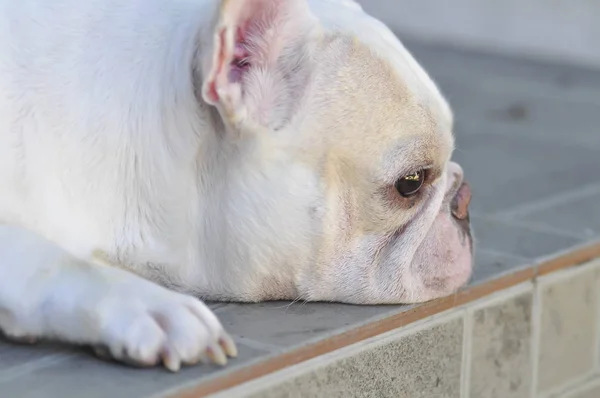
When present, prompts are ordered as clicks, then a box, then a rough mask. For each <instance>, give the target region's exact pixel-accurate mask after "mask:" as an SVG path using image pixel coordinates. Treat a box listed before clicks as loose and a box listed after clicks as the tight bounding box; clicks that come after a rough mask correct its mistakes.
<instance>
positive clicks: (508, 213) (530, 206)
mask: <svg viewBox="0 0 600 398" xmlns="http://www.w3.org/2000/svg"><path fill="white" fill-rule="evenodd" d="M598 193H600V184H599V183H598V182H594V183H591V184H588V185H586V186H584V187H583V188H581V189H579V190H577V191H572V192H566V193H563V194H558V195H555V196H551V197H549V198H547V199H542V200H537V201H533V202H526V203H524V204H522V205H519V206H515V207H513V208H511V209H507V210H504V211H499V212H497V213H494V214H492V215H491V216H490V218H492V219H502V218H508V219H513V218H514V217H518V216H523V215H526V214H531V213H535V212H538V211H540V210H548V209H549V208H551V207H554V206H557V205H562V204H565V203H567V202H569V201H572V200H577V199H581V198H585V197H587V196H591V195H595V194H598Z"/></svg>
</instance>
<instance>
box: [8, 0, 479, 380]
mask: <svg viewBox="0 0 600 398" xmlns="http://www.w3.org/2000/svg"><path fill="white" fill-rule="evenodd" d="M451 128H452V115H451V113H450V110H449V108H448V106H447V104H446V102H445V101H444V99H443V98H442V96H441V94H440V93H439V92H438V90H437V88H436V87H435V85H434V84H433V83H432V82H431V80H430V79H429V78H428V77H427V75H426V74H425V72H424V71H423V70H422V69H421V68H420V67H419V65H418V64H417V63H416V61H414V59H413V58H412V57H411V56H410V54H408V52H407V51H406V50H405V49H404V48H403V47H402V46H401V44H400V43H399V42H398V40H397V39H396V38H395V37H394V35H393V34H392V33H391V32H390V31H389V30H388V29H387V28H386V27H385V26H383V25H382V24H381V23H379V22H378V21H377V20H375V19H373V18H371V17H369V16H367V15H366V14H364V13H363V12H362V10H361V9H360V7H359V6H358V5H357V4H355V3H354V2H352V1H349V0H321V1H319V0H311V1H309V2H305V1H303V0H288V1H284V0H279V1H278V0H238V1H236V0H227V1H220V2H219V1H210V0H129V1H125V0H103V1H100V0H85V1H82V0H51V1H48V0H21V1H20V2H15V1H11V0H0V223H2V224H3V225H2V226H0V329H1V330H3V331H4V332H5V334H6V335H7V336H9V337H13V338H19V339H22V338H29V337H32V338H33V337H56V338H59V339H62V340H66V341H70V342H76V343H85V344H93V345H101V346H106V348H107V349H108V351H109V352H110V354H111V355H112V356H114V357H116V358H118V359H123V360H130V361H134V362H136V363H144V364H153V363H155V362H156V361H157V360H159V359H163V360H164V362H165V364H166V365H167V366H168V367H169V368H171V369H177V368H178V367H179V366H180V363H194V362H196V361H197V360H198V359H199V358H201V357H202V355H203V354H204V353H205V352H206V351H207V349H208V352H209V354H210V355H211V356H212V358H213V360H216V361H217V362H223V361H224V354H228V355H235V347H234V344H233V342H232V341H231V340H230V339H229V338H228V337H227V335H226V334H225V332H224V331H223V329H222V327H221V325H220V324H219V322H218V320H217V319H216V318H215V317H214V315H212V313H211V312H210V311H209V310H208V309H207V308H206V307H205V306H204V305H203V304H202V303H201V302H200V301H198V300H196V299H194V298H192V297H191V296H187V295H184V294H190V295H195V296H199V297H202V298H204V299H223V300H239V301H259V300H269V299H296V298H302V299H306V300H333V301H344V302H350V303H359V304H369V303H404V302H418V301H425V300H429V299H432V298H435V297H439V296H443V295H446V294H450V293H452V292H454V291H455V290H456V289H457V288H459V287H460V286H461V285H463V284H464V283H465V282H466V281H467V280H468V278H469V276H470V273H471V257H472V254H471V252H472V243H471V239H470V233H469V228H468V215H467V213H466V211H467V210H466V206H467V205H468V200H469V197H470V195H469V193H468V187H466V186H465V185H461V183H462V178H463V177H462V171H461V170H460V167H458V166H457V165H455V164H454V163H450V162H449V159H450V156H451V152H452V148H453V141H452V134H451ZM411 187H413V188H416V191H415V192H407V190H409V191H410V189H411ZM461 187H462V188H461ZM459 188H461V189H460V190H459ZM453 200H454V203H453V206H451V203H450V202H452V201H453ZM451 210H452V211H451ZM451 213H453V214H454V216H452V215H451ZM136 274H137V275H136ZM160 285H163V286H166V287H168V288H170V290H167V289H166V288H165V287H163V286H160ZM175 291H178V292H175ZM219 344H220V346H219ZM223 351H224V352H223Z"/></svg>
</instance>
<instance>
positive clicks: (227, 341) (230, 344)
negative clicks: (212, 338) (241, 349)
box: [219, 333, 238, 358]
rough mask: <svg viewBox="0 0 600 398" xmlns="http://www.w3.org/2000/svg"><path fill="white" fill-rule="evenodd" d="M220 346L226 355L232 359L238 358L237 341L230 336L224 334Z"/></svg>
mask: <svg viewBox="0 0 600 398" xmlns="http://www.w3.org/2000/svg"><path fill="white" fill-rule="evenodd" d="M219 345H220V346H221V347H222V348H223V351H225V354H226V355H228V356H230V357H232V358H235V357H237V356H238V350H237V346H236V344H235V341H233V339H232V338H231V337H229V335H228V334H226V333H224V334H223V336H222V337H221V338H220V339H219Z"/></svg>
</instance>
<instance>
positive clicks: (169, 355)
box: [162, 348, 181, 373]
mask: <svg viewBox="0 0 600 398" xmlns="http://www.w3.org/2000/svg"><path fill="white" fill-rule="evenodd" d="M162 362H163V365H164V366H165V368H167V369H168V370H169V371H171V372H173V373H177V372H179V369H181V361H180V360H179V358H178V357H177V355H173V352H172V351H171V350H170V349H169V348H166V349H165V350H164V352H163V354H162Z"/></svg>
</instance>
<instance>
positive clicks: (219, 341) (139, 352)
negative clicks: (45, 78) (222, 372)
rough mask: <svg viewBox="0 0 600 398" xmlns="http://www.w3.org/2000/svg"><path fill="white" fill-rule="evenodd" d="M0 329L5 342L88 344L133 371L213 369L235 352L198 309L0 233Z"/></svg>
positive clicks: (32, 240)
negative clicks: (208, 365)
mask: <svg viewBox="0 0 600 398" xmlns="http://www.w3.org/2000/svg"><path fill="white" fill-rule="evenodd" d="M0 329H1V330H2V331H3V332H4V334H6V336H7V337H8V338H14V339H17V340H30V339H33V338H38V337H41V338H53V339H59V340H62V341H66V342H70V343H79V344H90V345H93V346H96V347H99V351H100V352H102V351H104V352H105V353H110V355H112V356H113V357H114V358H116V359H118V360H122V361H124V362H130V363H134V364H138V365H146V366H150V365H154V364H157V363H158V362H160V361H161V360H162V362H163V363H164V364H165V366H166V367H167V368H169V369H170V370H173V371H176V370H178V369H179V367H180V366H181V364H192V363H195V362H198V361H200V360H203V359H204V358H208V359H211V360H213V361H214V362H216V363H220V364H223V363H225V362H226V356H227V355H229V356H235V355H236V348H235V344H234V343H233V341H232V340H231V338H230V337H229V336H228V335H227V334H226V333H225V332H224V330H223V327H222V326H221V324H220V322H219V321H218V320H217V318H216V317H215V315H214V314H213V313H212V312H211V311H210V309H208V308H207V307H206V306H205V305H204V304H203V303H202V302H201V301H199V300H197V299H195V298H193V297H190V296H186V295H183V294H180V293H176V292H173V291H170V290H168V289H166V288H163V287H162V286H159V285H157V284H154V283H152V282H150V281H148V280H145V279H143V278H141V277H139V276H137V275H135V274H132V273H130V272H127V271H125V270H122V269H119V268H115V267H110V266H99V265H94V264H89V263H86V262H83V261H81V260H78V259H76V258H74V257H73V256H71V255H70V254H68V253H66V252H65V251H63V250H62V249H60V248H59V247H58V246H56V245H54V244H53V243H51V242H49V241H46V240H45V239H43V238H41V237H40V236H38V235H36V234H34V233H32V232H29V231H27V230H25V229H21V228H15V227H7V226H0Z"/></svg>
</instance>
